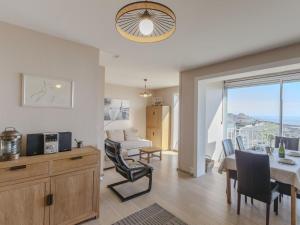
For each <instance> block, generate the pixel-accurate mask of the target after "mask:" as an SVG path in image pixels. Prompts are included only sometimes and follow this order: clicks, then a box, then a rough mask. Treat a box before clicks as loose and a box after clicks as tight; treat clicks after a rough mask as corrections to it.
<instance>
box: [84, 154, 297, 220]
mask: <svg viewBox="0 0 300 225" xmlns="http://www.w3.org/2000/svg"><path fill="white" fill-rule="evenodd" d="M151 165H152V166H153V167H154V168H155V170H154V179H153V189H152V191H151V193H149V194H147V195H144V196H142V197H139V198H136V199H133V200H131V201H129V202H126V203H121V202H120V201H119V199H118V198H117V197H116V196H115V195H114V194H113V193H112V192H111V191H110V190H109V189H107V188H106V185H107V184H110V183H112V182H116V181H120V180H122V178H121V177H120V176H119V175H118V174H117V173H116V172H115V171H114V170H109V171H106V172H105V178H104V181H102V184H101V211H100V219H99V220H93V221H89V222H87V223H85V225H99V224H100V225H111V224H112V223H114V222H116V221H118V220H120V219H122V218H124V217H126V216H128V215H130V214H132V213H134V212H136V211H138V210H140V209H143V208H145V207H147V206H149V205H151V204H153V203H155V202H156V203H158V204H160V205H161V206H162V207H164V208H165V209H167V210H168V211H170V212H172V213H173V214H174V215H176V216H177V217H179V218H180V219H182V220H183V221H185V222H186V223H188V224H190V225H233V224H241V225H250V224H251V225H253V224H262V225H263V224H265V205H264V204H263V203H260V202H258V201H254V206H251V204H249V203H248V204H247V205H246V204H245V203H244V202H243V203H242V207H241V215H240V216H238V215H237V214H236V192H235V190H234V189H232V191H233V193H232V198H233V199H232V200H233V204H232V205H227V203H226V195H225V183H226V176H225V174H223V175H220V174H218V173H217V172H212V173H211V174H207V175H205V176H203V177H201V178H197V179H195V178H191V177H189V176H188V175H185V174H182V173H178V172H177V171H176V168H177V156H176V154H174V153H173V154H164V155H163V160H162V162H160V161H159V160H156V159H154V160H153V161H152V162H151ZM145 181H146V180H142V181H140V182H138V184H137V185H134V186H132V185H131V184H130V185H131V186H130V187H129V186H125V187H123V188H122V191H124V193H125V192H128V190H133V191H136V190H140V189H137V188H141V187H143V186H145V185H144V183H145ZM289 202H290V201H289V198H288V197H286V196H285V197H284V199H283V202H282V203H281V204H280V205H279V216H275V214H274V213H273V212H271V220H270V224H272V225H285V224H287V225H288V224H290V205H289ZM298 205H299V204H298ZM297 212H299V208H298V210H297ZM298 215H299V213H298ZM299 221H300V218H299V216H298V224H299Z"/></svg>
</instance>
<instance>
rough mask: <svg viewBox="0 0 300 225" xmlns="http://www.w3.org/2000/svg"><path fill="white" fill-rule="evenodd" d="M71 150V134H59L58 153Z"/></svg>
mask: <svg viewBox="0 0 300 225" xmlns="http://www.w3.org/2000/svg"><path fill="white" fill-rule="evenodd" d="M71 150H72V133H71V132H59V141H58V151H59V152H65V151H71Z"/></svg>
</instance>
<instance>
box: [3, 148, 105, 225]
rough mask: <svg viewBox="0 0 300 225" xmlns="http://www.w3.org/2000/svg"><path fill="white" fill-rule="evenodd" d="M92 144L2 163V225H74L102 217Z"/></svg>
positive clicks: (97, 159)
mask: <svg viewBox="0 0 300 225" xmlns="http://www.w3.org/2000/svg"><path fill="white" fill-rule="evenodd" d="M99 193H100V151H98V150H97V149H95V148H93V147H86V148H83V149H73V150H72V151H69V152H61V153H56V154H51V155H39V156H31V157H26V156H25V157H21V158H20V159H18V160H15V161H6V162H0V225H73V224H77V223H80V222H82V221H85V220H88V219H92V218H98V217H99Z"/></svg>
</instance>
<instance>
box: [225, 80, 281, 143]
mask: <svg viewBox="0 0 300 225" xmlns="http://www.w3.org/2000/svg"><path fill="white" fill-rule="evenodd" d="M279 97H280V84H267V85H257V86H249V87H237V88H229V89H227V115H226V128H227V129H226V136H227V138H231V139H232V140H233V142H235V139H236V137H237V136H242V137H243V141H244V144H245V147H246V148H250V147H253V146H260V145H266V144H268V143H269V142H270V141H271V140H272V139H274V137H275V136H277V135H279V127H280V98H279Z"/></svg>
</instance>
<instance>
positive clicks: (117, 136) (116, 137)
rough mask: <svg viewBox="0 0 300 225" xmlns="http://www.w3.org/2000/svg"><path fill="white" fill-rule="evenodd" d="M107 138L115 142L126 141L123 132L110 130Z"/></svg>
mask: <svg viewBox="0 0 300 225" xmlns="http://www.w3.org/2000/svg"><path fill="white" fill-rule="evenodd" d="M107 137H108V138H109V139H110V140H112V141H115V142H122V141H124V140H125V139H124V131H123V130H109V131H107Z"/></svg>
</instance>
